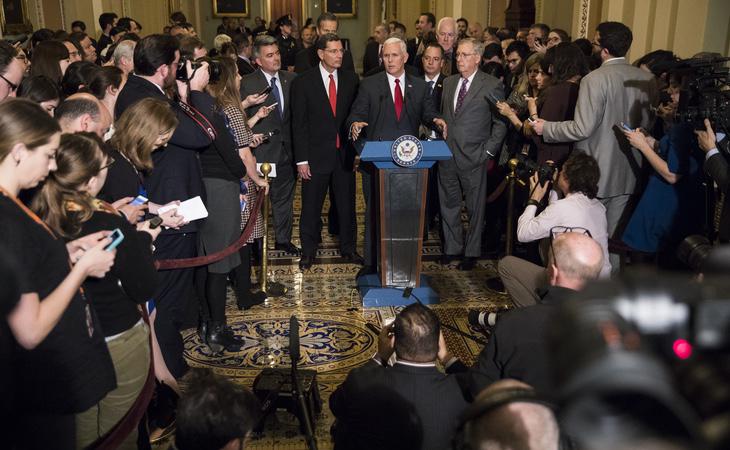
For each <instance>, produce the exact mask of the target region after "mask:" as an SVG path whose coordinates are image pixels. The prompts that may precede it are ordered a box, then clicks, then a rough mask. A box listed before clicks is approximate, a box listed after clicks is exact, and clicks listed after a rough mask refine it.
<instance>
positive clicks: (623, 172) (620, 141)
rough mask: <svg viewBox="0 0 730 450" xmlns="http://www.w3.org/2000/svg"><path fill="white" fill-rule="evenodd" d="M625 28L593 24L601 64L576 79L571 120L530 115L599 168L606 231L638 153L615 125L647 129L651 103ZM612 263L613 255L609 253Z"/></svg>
mask: <svg viewBox="0 0 730 450" xmlns="http://www.w3.org/2000/svg"><path fill="white" fill-rule="evenodd" d="M632 40H633V35H632V33H631V30H630V29H629V28H628V27H627V26H626V25H624V24H622V23H619V22H603V23H601V24H599V25H598V27H597V28H596V34H595V37H594V39H593V53H594V55H597V56H599V57H600V59H601V61H602V64H601V66H600V67H599V68H598V69H596V70H594V71H593V72H591V73H589V74H588V75H586V76H585V77H584V78H583V79H582V80H581V82H580V92H579V93H578V102H577V104H576V107H575V114H574V115H575V118H574V119H573V120H568V121H564V122H546V121H544V120H542V119H539V118H538V119H536V121H535V123H534V124H533V125H532V128H533V129H534V130H535V133H536V134H538V135H540V136H542V137H543V139H544V141H545V142H548V143H552V142H575V148H576V149H581V150H583V151H585V152H586V153H588V154H589V155H592V156H594V157H595V158H596V160H597V161H598V166H599V167H600V169H601V180H600V182H599V184H598V197H599V198H600V199H601V202H602V203H603V204H604V206H605V207H606V215H607V220H608V232H609V235H611V236H613V235H618V233H619V232H621V231H622V230H621V227H620V226H619V224H620V223H621V222H622V221H624V217H623V216H624V211H626V206H627V205H628V203H629V199H630V197H631V195H632V194H634V191H635V190H636V185H637V180H638V179H639V178H640V172H641V169H640V167H641V161H642V156H641V152H639V151H638V150H636V149H635V148H632V147H631V145H630V144H629V142H628V140H627V139H626V137H625V136H624V134H623V133H622V132H620V131H619V130H620V127H621V124H625V125H626V126H628V127H630V128H632V129H635V128H638V127H641V128H643V129H649V128H650V126H651V124H652V122H653V113H652V111H651V110H650V109H649V107H650V106H651V105H655V104H656V102H655V99H656V97H657V88H656V83H655V82H654V79H653V78H654V77H653V75H652V74H651V73H649V72H646V71H644V70H641V69H639V68H638V67H634V66H632V65H631V64H630V63H629V62H628V61H626V53H627V52H628V50H629V48H630V47H631V42H632ZM612 259H613V261H612V262H614V263H617V262H618V258H617V257H615V256H612Z"/></svg>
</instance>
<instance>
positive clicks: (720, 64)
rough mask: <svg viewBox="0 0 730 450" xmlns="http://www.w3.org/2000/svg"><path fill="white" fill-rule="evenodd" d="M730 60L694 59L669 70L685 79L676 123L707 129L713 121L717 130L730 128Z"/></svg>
mask: <svg viewBox="0 0 730 450" xmlns="http://www.w3.org/2000/svg"><path fill="white" fill-rule="evenodd" d="M728 61H730V58H722V57H713V58H692V59H683V60H679V61H677V62H675V63H673V64H671V67H670V68H668V70H667V71H668V72H669V73H670V74H674V75H675V76H678V77H680V78H681V79H682V86H681V88H680V93H679V105H678V107H677V115H676V118H677V121H678V122H685V123H691V124H692V126H694V128H695V129H696V130H704V129H705V125H704V123H703V122H704V119H706V118H707V119H710V121H711V122H712V124H713V127H714V128H715V129H716V130H722V131H726V130H728V129H730V90H728V88H729V87H730V69H728V67H727V62H728Z"/></svg>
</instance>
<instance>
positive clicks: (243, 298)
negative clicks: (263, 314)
mask: <svg viewBox="0 0 730 450" xmlns="http://www.w3.org/2000/svg"><path fill="white" fill-rule="evenodd" d="M265 301H266V292H263V291H258V292H251V291H246V293H243V294H241V293H236V306H238V310H239V311H243V310H244V309H251V308H253V307H254V306H256V305H261V304H263V303H264V302H265Z"/></svg>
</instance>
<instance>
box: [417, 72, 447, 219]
mask: <svg viewBox="0 0 730 450" xmlns="http://www.w3.org/2000/svg"><path fill="white" fill-rule="evenodd" d="M445 79H446V77H445V76H444V75H443V74H439V76H438V78H436V81H435V82H434V84H433V87H430V89H431V99H432V100H433V104H434V105H436V106H437V107H438V106H439V105H441V94H442V92H443V90H444V80H445ZM423 80H424V81H425V82H426V86H428V81H426V76H425V75H424V77H423ZM431 135H432V134H431V130H429V129H426V128H425V127H421V136H420V138H421V139H442V137H441V135H439V134H437V135H436V137H435V138H431V137H430V136H431ZM440 209H441V207H440V205H439V191H438V164H434V165H433V166H432V167H431V168H430V169H428V192H427V193H426V226H427V227H428V228H430V226H431V224H433V223H434V222H435V220H436V215H437V214H438V213H439V211H440Z"/></svg>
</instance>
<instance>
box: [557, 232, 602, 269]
mask: <svg viewBox="0 0 730 450" xmlns="http://www.w3.org/2000/svg"><path fill="white" fill-rule="evenodd" d="M564 233H578V234H584V235H586V236H588V237H589V238H592V237H593V236H591V232H590V231H589V230H588V228H583V227H564V226H556V227H552V228H550V252H551V253H552V254H553V262H554V263H555V267H558V260H557V259H556V256H555V247H553V241H554V240H555V238H557V237H558V236H560V235H561V234H564Z"/></svg>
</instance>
